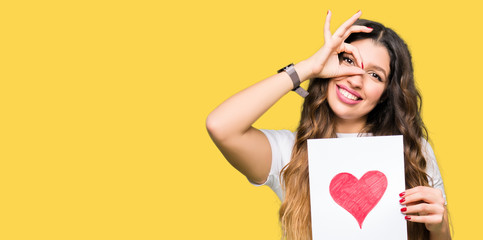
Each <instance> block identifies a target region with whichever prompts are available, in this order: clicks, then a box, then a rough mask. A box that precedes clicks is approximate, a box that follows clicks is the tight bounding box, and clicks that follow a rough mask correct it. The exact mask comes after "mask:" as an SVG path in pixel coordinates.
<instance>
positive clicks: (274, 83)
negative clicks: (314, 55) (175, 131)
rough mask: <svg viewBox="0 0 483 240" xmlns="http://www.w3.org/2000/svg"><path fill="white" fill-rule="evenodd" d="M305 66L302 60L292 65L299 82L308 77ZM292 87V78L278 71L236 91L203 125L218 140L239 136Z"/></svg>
mask: <svg viewBox="0 0 483 240" xmlns="http://www.w3.org/2000/svg"><path fill="white" fill-rule="evenodd" d="M308 65H309V64H308V63H307V62H305V61H302V62H300V63H298V64H296V65H295V70H296V71H297V73H298V75H299V77H300V80H301V81H304V80H307V79H308V78H309V77H310V76H311V74H310V70H309V69H310V67H309V66H308ZM291 89H293V83H292V80H291V79H290V77H289V75H288V74H287V73H285V72H281V73H279V74H276V75H273V76H270V77H268V78H266V79H265V80H262V81H260V82H258V83H256V84H254V85H252V86H250V87H248V88H246V89H244V90H242V91H240V92H238V93H236V94H235V95H233V96H232V97H230V98H228V99H227V100H225V101H224V102H223V103H222V104H220V105H219V106H218V107H217V108H216V109H215V110H213V111H212V112H211V113H210V115H209V116H208V118H207V122H206V124H207V128H208V130H209V131H210V134H212V135H213V136H215V137H217V138H219V139H224V138H228V137H230V136H234V135H242V134H243V133H245V132H246V131H248V129H249V128H250V127H251V125H252V124H253V123H254V122H255V121H256V120H257V119H258V118H260V117H261V116H262V115H263V114H264V113H265V112H266V111H267V110H268V109H269V108H270V107H271V106H273V105H274V104H275V103H276V102H277V101H278V100H279V99H280V98H282V97H283V96H284V95H285V94H287V93H288V92H290V90H291Z"/></svg>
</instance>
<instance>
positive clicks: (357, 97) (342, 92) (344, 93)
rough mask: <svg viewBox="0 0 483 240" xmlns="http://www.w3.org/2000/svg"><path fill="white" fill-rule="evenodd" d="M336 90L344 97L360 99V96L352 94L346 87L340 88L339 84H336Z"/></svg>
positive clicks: (353, 99)
mask: <svg viewBox="0 0 483 240" xmlns="http://www.w3.org/2000/svg"><path fill="white" fill-rule="evenodd" d="M337 90H338V91H339V93H340V94H341V95H342V96H344V97H345V98H347V99H349V100H352V101H359V100H362V98H361V97H359V96H356V95H354V94H353V93H351V92H349V91H347V90H346V89H344V88H342V87H341V86H339V85H337Z"/></svg>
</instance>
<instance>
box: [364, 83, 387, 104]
mask: <svg viewBox="0 0 483 240" xmlns="http://www.w3.org/2000/svg"><path fill="white" fill-rule="evenodd" d="M384 90H385V85H382V84H377V85H375V86H373V87H371V88H370V89H369V92H368V94H369V95H370V96H371V99H372V100H374V101H376V102H377V101H379V99H380V98H381V96H382V94H383V93H384Z"/></svg>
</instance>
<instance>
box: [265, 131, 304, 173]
mask: <svg viewBox="0 0 483 240" xmlns="http://www.w3.org/2000/svg"><path fill="white" fill-rule="evenodd" d="M260 131H262V132H263V133H264V134H265V136H266V137H267V139H268V141H269V142H270V148H271V150H272V168H273V167H275V169H277V170H281V168H282V167H283V166H285V165H286V164H288V162H289V161H290V157H291V156H292V148H293V145H294V143H295V133H294V132H291V131H289V130H266V129H260ZM274 165H275V166H274Z"/></svg>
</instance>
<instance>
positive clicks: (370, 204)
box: [307, 136, 407, 240]
mask: <svg viewBox="0 0 483 240" xmlns="http://www.w3.org/2000/svg"><path fill="white" fill-rule="evenodd" d="M307 145H308V160H309V180H310V205H311V215H312V235H313V239H314V240H321V239H341V240H344V239H371V240H378V239H381V240H382V239H384V240H387V239H391V240H407V232H406V231H407V230H406V220H405V219H404V215H403V214H402V213H401V211H400V209H401V207H402V206H401V205H400V204H399V199H400V197H399V193H401V192H403V191H404V190H405V183H404V181H405V180H404V152H403V137H402V136H383V137H373V136H371V137H350V138H334V139H309V140H308V141H307Z"/></svg>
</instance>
